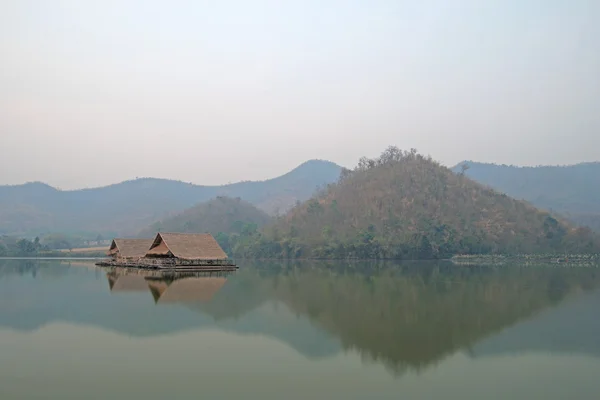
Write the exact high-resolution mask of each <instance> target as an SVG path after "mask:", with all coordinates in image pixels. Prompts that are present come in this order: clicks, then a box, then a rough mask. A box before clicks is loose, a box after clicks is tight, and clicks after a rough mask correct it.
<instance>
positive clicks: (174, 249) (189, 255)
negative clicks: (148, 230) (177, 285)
mask: <svg viewBox="0 0 600 400" xmlns="http://www.w3.org/2000/svg"><path fill="white" fill-rule="evenodd" d="M146 255H147V256H153V255H154V256H170V255H172V256H174V257H177V258H181V259H183V260H226V259H227V254H225V252H224V251H223V249H222V248H221V246H219V243H217V241H216V240H215V238H214V237H212V235H211V234H210V233H162V232H161V233H158V234H157V235H156V238H155V239H154V241H153V243H152V245H151V246H150V250H148V252H147V253H146Z"/></svg>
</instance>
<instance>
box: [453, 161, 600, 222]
mask: <svg viewBox="0 0 600 400" xmlns="http://www.w3.org/2000/svg"><path fill="white" fill-rule="evenodd" d="M463 164H466V165H468V167H469V168H468V169H467V170H466V172H465V173H466V175H467V176H469V177H470V178H471V179H474V180H475V181H477V182H479V183H482V184H484V185H488V186H490V187H492V188H494V189H496V190H497V191H500V192H503V193H506V194H507V195H509V196H511V197H515V198H517V199H523V200H526V201H528V202H530V203H532V204H533V205H535V206H536V207H540V208H543V209H546V210H552V211H556V212H558V213H561V214H564V215H565V216H567V217H568V218H569V219H570V220H572V221H573V222H575V223H577V224H581V225H587V226H590V227H591V228H593V229H596V230H598V231H600V162H594V163H582V164H576V165H570V166H540V167H515V166H509V165H496V164H485V163H478V162H473V161H465V162H462V163H460V164H459V165H457V166H456V167H454V168H453V170H454V171H455V172H460V170H461V165H463Z"/></svg>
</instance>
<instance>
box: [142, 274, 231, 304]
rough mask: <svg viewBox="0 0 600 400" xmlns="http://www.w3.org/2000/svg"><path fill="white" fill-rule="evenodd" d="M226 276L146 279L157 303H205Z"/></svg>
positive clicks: (225, 279) (222, 283)
mask: <svg viewBox="0 0 600 400" xmlns="http://www.w3.org/2000/svg"><path fill="white" fill-rule="evenodd" d="M226 281H227V278H224V277H201V278H200V277H195V278H183V279H177V280H174V281H172V282H171V283H169V282H167V281H160V280H157V281H151V280H149V281H148V287H149V288H150V291H151V292H152V296H154V300H155V301H156V302H157V303H205V302H209V301H210V300H211V299H212V297H213V296H214V295H215V293H217V292H218V291H219V289H221V287H223V285H224V284H225V282H226Z"/></svg>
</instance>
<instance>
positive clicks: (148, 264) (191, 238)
mask: <svg viewBox="0 0 600 400" xmlns="http://www.w3.org/2000/svg"><path fill="white" fill-rule="evenodd" d="M108 255H109V256H111V258H112V259H111V260H108V261H103V262H100V263H97V264H96V265H100V266H121V267H138V268H159V269H162V268H166V269H193V268H197V269H203V270H213V271H226V270H233V269H236V267H235V264H233V263H232V262H231V261H230V260H229V259H228V258H227V254H226V253H225V252H224V251H223V249H222V248H221V246H219V243H217V241H216V240H215V238H214V237H213V236H212V235H211V234H209V233H167V232H159V233H158V234H157V235H156V237H155V238H154V239H114V240H113V241H112V244H111V247H110V250H109V251H108Z"/></svg>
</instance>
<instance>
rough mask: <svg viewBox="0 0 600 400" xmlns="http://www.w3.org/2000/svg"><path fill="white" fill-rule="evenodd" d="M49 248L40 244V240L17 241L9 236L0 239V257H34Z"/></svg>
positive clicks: (37, 238)
mask: <svg viewBox="0 0 600 400" xmlns="http://www.w3.org/2000/svg"><path fill="white" fill-rule="evenodd" d="M44 251H46V252H47V251H50V248H48V247H47V246H44V245H42V244H41V243H40V238H39V237H36V238H35V239H34V240H28V239H17V238H13V237H10V236H3V237H1V238H0V257H35V256H37V255H38V254H40V253H41V252H44Z"/></svg>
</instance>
